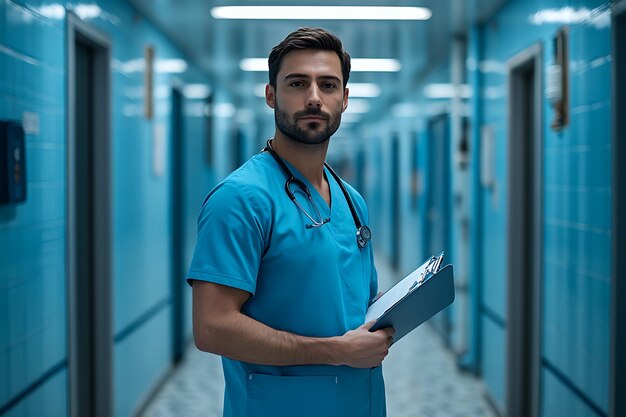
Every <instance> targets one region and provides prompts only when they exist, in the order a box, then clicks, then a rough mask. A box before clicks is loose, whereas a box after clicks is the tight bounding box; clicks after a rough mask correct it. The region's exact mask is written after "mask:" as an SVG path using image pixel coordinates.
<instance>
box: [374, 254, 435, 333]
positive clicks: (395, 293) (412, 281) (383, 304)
mask: <svg viewBox="0 0 626 417" xmlns="http://www.w3.org/2000/svg"><path fill="white" fill-rule="evenodd" d="M429 263H430V258H429V259H428V260H427V261H426V262H424V263H423V264H422V266H420V267H419V268H417V269H416V270H415V271H413V272H411V273H410V274H409V275H407V276H406V277H404V278H403V279H402V280H401V281H400V282H398V283H397V284H396V285H394V286H393V287H391V289H390V290H389V291H387V292H386V293H384V294H383V295H382V296H381V297H380V298H379V299H378V300H376V301H375V302H374V303H373V304H372V305H371V306H370V307H369V308H368V309H367V313H366V314H365V322H366V323H367V322H370V321H376V320H378V319H379V318H380V316H382V315H383V314H385V312H386V311H387V310H389V309H390V308H391V307H393V306H394V305H395V304H396V303H397V302H398V301H399V300H401V299H402V298H403V297H404V296H405V295H407V294H408V293H410V292H412V291H414V290H415V289H416V288H417V287H419V286H420V285H421V283H420V282H419V280H420V278H421V275H422V272H424V270H425V269H426V267H427V266H428V264H429Z"/></svg>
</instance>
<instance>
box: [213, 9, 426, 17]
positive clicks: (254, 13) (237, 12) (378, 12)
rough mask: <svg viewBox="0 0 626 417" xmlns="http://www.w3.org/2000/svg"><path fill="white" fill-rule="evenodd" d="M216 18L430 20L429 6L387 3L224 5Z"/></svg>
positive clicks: (216, 13) (215, 14) (214, 10)
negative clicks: (389, 4)
mask: <svg viewBox="0 0 626 417" xmlns="http://www.w3.org/2000/svg"><path fill="white" fill-rule="evenodd" d="M211 16H213V18H215V19H253V20H268V19H269V20H294V19H295V20H303V19H305V20H428V19H430V17H431V16H432V12H431V11H430V9H427V8H425V7H383V6H369V7H361V6H223V7H214V8H213V9H211Z"/></svg>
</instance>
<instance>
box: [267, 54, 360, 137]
mask: <svg viewBox="0 0 626 417" xmlns="http://www.w3.org/2000/svg"><path fill="white" fill-rule="evenodd" d="M265 98H266V102H267V104H268V105H269V106H270V107H271V108H273V109H274V118H275V120H276V127H277V129H278V130H279V131H280V132H281V133H282V134H284V135H285V136H287V137H288V138H290V139H292V140H294V141H297V142H300V143H305V144H320V143H324V142H326V141H327V140H328V139H330V137H331V136H332V135H333V134H334V133H335V132H336V131H337V129H338V128H339V124H340V123H341V113H343V112H344V111H345V109H346V107H347V106H348V89H345V90H344V88H343V76H342V73H341V62H340V61H339V57H338V56H337V54H336V53H335V52H333V51H321V50H314V49H304V50H295V51H291V52H289V53H288V54H287V55H285V57H284V58H283V61H282V64H281V68H280V71H279V72H278V74H277V76H276V88H275V89H274V87H272V86H271V85H268V86H267V87H266V88H265Z"/></svg>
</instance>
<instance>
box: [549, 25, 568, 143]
mask: <svg viewBox="0 0 626 417" xmlns="http://www.w3.org/2000/svg"><path fill="white" fill-rule="evenodd" d="M567 45H568V30H567V27H563V28H561V29H559V31H558V32H557V34H556V36H555V37H554V49H553V52H554V53H553V56H554V61H553V62H554V63H553V64H552V65H550V66H549V67H548V68H547V69H546V87H545V88H546V91H545V93H546V99H547V100H548V102H549V103H550V104H551V105H552V107H553V108H554V119H552V124H551V125H550V126H551V127H552V129H553V130H557V131H559V130H561V129H563V128H564V127H565V126H567V125H568V124H569V94H568V89H569V56H568V55H569V54H568V50H567V49H568V48H567Z"/></svg>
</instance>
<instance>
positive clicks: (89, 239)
mask: <svg viewBox="0 0 626 417" xmlns="http://www.w3.org/2000/svg"><path fill="white" fill-rule="evenodd" d="M67 39H68V63H67V68H68V109H67V110H68V111H67V114H68V124H67V126H68V130H67V132H68V138H67V195H66V201H67V238H66V242H67V271H68V272H67V300H68V371H69V377H68V383H69V393H70V395H69V401H70V415H71V416H73V417H108V416H111V415H112V413H113V407H112V403H113V398H112V397H113V396H112V350H113V338H112V329H111V317H112V308H111V256H110V253H111V238H110V233H111V208H110V191H111V183H110V135H109V126H110V112H109V103H110V99H109V97H110V87H109V86H110V70H109V65H110V44H109V42H108V40H107V39H106V37H104V36H103V35H101V34H100V33H99V32H97V31H95V30H94V29H92V28H91V27H89V26H87V25H85V24H84V23H83V22H82V21H80V19H78V18H76V17H75V16H74V15H72V14H69V15H68V37H67Z"/></svg>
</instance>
